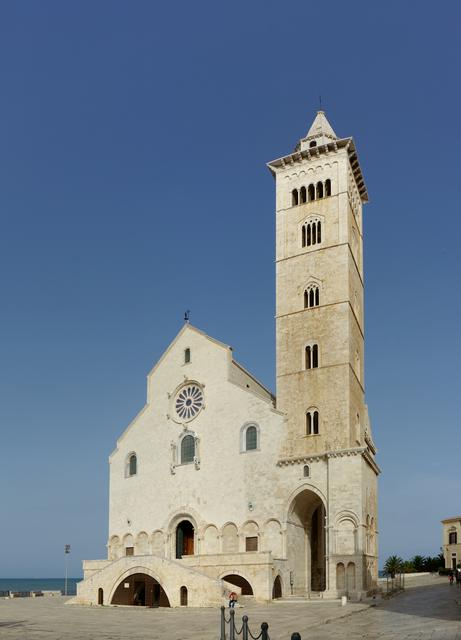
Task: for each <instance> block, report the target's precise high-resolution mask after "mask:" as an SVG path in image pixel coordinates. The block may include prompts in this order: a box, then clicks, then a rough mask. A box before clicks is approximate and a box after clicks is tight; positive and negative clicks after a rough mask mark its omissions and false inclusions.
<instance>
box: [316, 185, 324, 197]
mask: <svg viewBox="0 0 461 640" xmlns="http://www.w3.org/2000/svg"><path fill="white" fill-rule="evenodd" d="M319 198H323V183H322V182H317V199H319Z"/></svg>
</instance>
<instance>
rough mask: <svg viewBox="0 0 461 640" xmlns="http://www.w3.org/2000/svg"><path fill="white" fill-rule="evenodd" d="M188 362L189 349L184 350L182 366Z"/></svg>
mask: <svg viewBox="0 0 461 640" xmlns="http://www.w3.org/2000/svg"><path fill="white" fill-rule="evenodd" d="M189 362H190V349H189V347H188V348H187V349H184V364H189Z"/></svg>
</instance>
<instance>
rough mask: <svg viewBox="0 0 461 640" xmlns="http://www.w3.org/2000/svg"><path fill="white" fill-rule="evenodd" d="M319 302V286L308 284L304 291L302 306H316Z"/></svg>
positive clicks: (308, 307) (307, 307)
mask: <svg viewBox="0 0 461 640" xmlns="http://www.w3.org/2000/svg"><path fill="white" fill-rule="evenodd" d="M319 303H320V293H319V288H318V287H317V286H316V285H310V286H309V287H307V289H306V290H305V291H304V308H305V309H311V308H312V307H318V306H319Z"/></svg>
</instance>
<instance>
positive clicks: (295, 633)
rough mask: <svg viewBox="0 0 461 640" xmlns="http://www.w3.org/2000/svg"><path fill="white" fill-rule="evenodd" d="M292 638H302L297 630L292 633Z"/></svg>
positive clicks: (293, 639) (299, 639)
mask: <svg viewBox="0 0 461 640" xmlns="http://www.w3.org/2000/svg"><path fill="white" fill-rule="evenodd" d="M291 640H301V635H300V634H299V633H298V632H297V631H295V632H294V633H292V634H291Z"/></svg>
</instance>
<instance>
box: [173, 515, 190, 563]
mask: <svg viewBox="0 0 461 640" xmlns="http://www.w3.org/2000/svg"><path fill="white" fill-rule="evenodd" d="M193 555H194V527H193V525H192V522H189V520H182V521H181V522H180V523H179V524H178V526H177V528H176V558H178V559H179V558H181V557H182V556H193Z"/></svg>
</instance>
